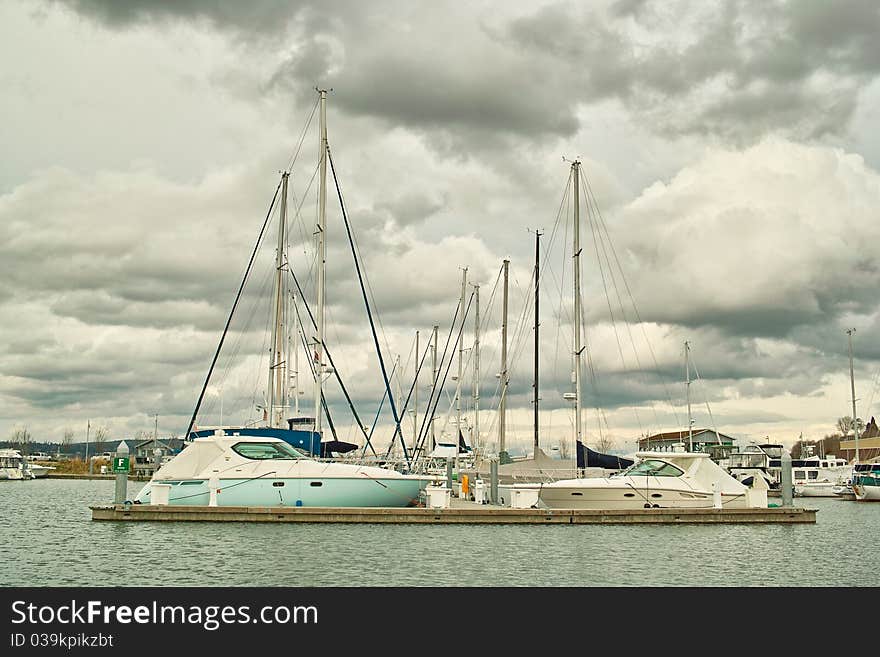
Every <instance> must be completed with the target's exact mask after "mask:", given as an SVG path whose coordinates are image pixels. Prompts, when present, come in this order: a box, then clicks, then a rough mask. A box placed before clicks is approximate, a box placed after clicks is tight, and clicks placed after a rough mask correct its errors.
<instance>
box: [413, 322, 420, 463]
mask: <svg viewBox="0 0 880 657" xmlns="http://www.w3.org/2000/svg"><path fill="white" fill-rule="evenodd" d="M414 354H415V358H414V359H413V370H414V372H413V377H414V378H415V381H414V382H413V445H412V448H413V455H414V456H415V449H416V442H417V441H418V434H419V332H418V331H416V349H415V352H414Z"/></svg>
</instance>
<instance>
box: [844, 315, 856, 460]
mask: <svg viewBox="0 0 880 657" xmlns="http://www.w3.org/2000/svg"><path fill="white" fill-rule="evenodd" d="M855 332H856V330H855V329H854V328H851V329H847V330H846V334H847V335H848V336H849V387H850V390H851V391H852V425H853V437H854V438H855V441H856V460H855V462H856V463H858V462H859V423H858V421H857V420H856V379H855V376H854V375H853V351H852V334H853V333H855Z"/></svg>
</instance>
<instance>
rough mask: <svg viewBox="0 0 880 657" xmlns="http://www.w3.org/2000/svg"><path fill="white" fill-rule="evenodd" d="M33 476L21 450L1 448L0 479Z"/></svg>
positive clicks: (31, 477) (30, 477) (18, 478)
mask: <svg viewBox="0 0 880 657" xmlns="http://www.w3.org/2000/svg"><path fill="white" fill-rule="evenodd" d="M33 478H34V475H33V473H32V472H30V470H28V466H27V462H26V460H25V458H24V457H23V456H22V455H21V452H19V451H18V450H17V449H0V479H7V480H16V481H21V480H24V479H33Z"/></svg>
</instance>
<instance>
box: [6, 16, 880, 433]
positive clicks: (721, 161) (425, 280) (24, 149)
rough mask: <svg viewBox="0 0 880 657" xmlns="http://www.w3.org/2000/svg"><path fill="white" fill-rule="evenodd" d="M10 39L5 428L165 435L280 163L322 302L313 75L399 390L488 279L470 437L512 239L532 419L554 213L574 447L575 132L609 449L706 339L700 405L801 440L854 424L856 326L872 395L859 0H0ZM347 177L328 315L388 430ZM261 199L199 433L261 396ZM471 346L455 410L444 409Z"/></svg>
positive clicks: (556, 400)
mask: <svg viewBox="0 0 880 657" xmlns="http://www.w3.org/2000/svg"><path fill="white" fill-rule="evenodd" d="M0 33H2V39H0V82H2V88H3V90H4V92H3V96H2V98H3V102H2V103H0V145H2V149H3V157H0V263H2V264H0V267H2V276H0V317H2V321H0V436H2V437H4V438H6V437H8V436H9V435H10V434H11V433H12V432H13V431H15V429H17V428H22V427H27V428H28V430H29V431H30V432H31V433H32V434H33V437H34V438H35V439H38V440H39V439H42V440H60V439H61V436H62V434H63V432H64V430H65V429H71V430H73V431H74V432H75V435H76V437H77V438H78V439H84V437H85V431H86V425H87V422H90V423H91V426H92V427H93V428H94V427H97V426H103V427H106V428H107V430H108V431H109V433H110V434H111V435H112V436H113V437H119V438H123V437H127V436H130V435H132V434H134V433H136V432H138V431H152V429H153V427H154V422H156V416H158V425H159V431H160V433H161V434H163V435H168V434H180V433H182V432H183V431H184V430H185V429H186V426H187V424H188V422H189V419H190V415H191V414H192V412H193V409H194V407H195V403H196V400H197V399H198V396H199V392H200V390H201V387H202V384H203V382H204V380H205V377H206V375H207V372H208V367H209V365H210V363H211V359H212V357H213V355H214V351H215V349H216V347H217V344H218V340H219V339H220V335H221V332H222V330H223V326H224V324H225V322H226V319H227V316H228V314H229V310H230V308H231V307H232V302H233V300H234V298H235V293H236V291H237V289H238V286H239V284H240V282H241V279H242V275H243V273H244V270H245V266H246V264H247V262H248V258H249V256H250V253H251V250H252V249H253V247H254V244H255V243H256V240H257V236H258V234H259V232H260V228H261V226H262V223H263V220H264V218H265V216H266V214H267V211H268V210H269V206H270V202H271V200H272V198H273V194H274V193H275V190H276V187H277V186H278V181H279V172H280V171H281V170H283V169H285V168H286V167H288V166H290V162H291V161H292V160H293V165H292V167H291V169H290V170H291V194H290V199H289V207H290V208H291V211H290V235H291V242H292V244H291V251H290V263H291V268H292V269H293V271H294V272H295V273H296V275H297V277H298V280H300V281H301V284H302V285H303V288H304V291H305V293H306V297H307V299H306V300H307V301H308V302H309V303H310V304H311V305H314V289H315V245H314V231H315V221H316V219H315V217H316V210H315V205H316V203H315V199H316V189H317V179H316V178H315V171H316V168H315V167H316V162H317V144H318V137H317V134H318V133H317V117H316V115H314V114H313V111H314V108H315V106H316V100H317V94H316V92H315V88H316V87H321V88H326V89H332V91H330V92H329V94H328V102H327V124H328V135H329V143H330V148H331V152H332V154H333V162H334V166H335V168H336V173H337V176H338V179H339V185H340V188H341V190H342V194H343V198H344V199H345V204H346V209H347V212H348V217H349V219H350V221H351V225H352V230H353V232H354V235H355V240H356V243H357V249H358V252H359V254H360V257H361V264H362V266H363V269H364V271H365V272H366V276H367V280H368V283H369V290H370V300H371V304H372V309H373V311H374V312H375V314H376V316H377V318H378V321H379V329H378V330H379V336H380V342H381V345H382V353H383V358H384V359H385V361H386V364H387V366H388V369H389V370H390V369H391V368H392V367H393V364H394V362H395V360H396V359H397V358H398V356H399V359H400V368H399V370H398V371H401V370H402V371H403V372H404V375H403V376H402V377H400V379H399V380H398V379H397V378H395V381H394V382H393V384H392V386H393V388H394V393H395V394H397V387H398V386H399V387H400V388H401V389H402V390H403V395H404V396H405V395H406V393H407V391H408V388H409V386H410V385H411V384H412V380H413V368H414V361H415V360H416V358H415V357H414V355H413V352H414V344H413V343H414V339H415V334H416V331H419V336H420V349H422V350H423V349H424V348H425V346H426V344H427V339H428V336H429V335H430V333H431V328H432V327H433V326H434V325H437V326H439V335H440V351H441V352H442V351H443V347H444V344H445V341H446V339H447V336H448V335H449V334H450V327H451V322H452V318H453V315H454V313H455V310H456V305H457V303H458V298H459V295H460V288H461V277H462V269H463V268H465V267H466V268H467V276H468V287H467V296H468V297H469V298H470V296H471V293H472V292H473V291H474V289H475V288H474V285H475V284H478V285H479V286H480V310H481V322H480V324H481V327H482V328H481V342H480V346H481V348H480V350H479V357H480V390H481V396H480V408H481V409H482V411H483V412H482V413H481V415H480V429H481V439H482V441H483V442H487V443H491V442H492V441H493V440H494V439H495V434H496V433H497V412H496V410H497V405H498V397H497V383H498V378H497V377H496V374H497V373H498V372H499V370H500V349H499V345H500V326H501V321H500V316H501V315H500V306H501V301H500V299H501V289H500V282H499V272H500V269H501V263H502V261H503V260H504V259H505V258H508V259H509V260H510V272H511V273H510V320H509V330H510V352H511V361H510V372H511V384H510V386H511V387H510V402H509V408H510V414H509V425H510V428H509V434H508V435H509V436H510V437H509V440H510V441H511V442H513V443H514V444H517V443H522V444H523V445H526V444H530V443H531V421H532V420H531V413H532V411H531V406H530V402H531V399H532V395H533V392H532V367H533V353H534V352H533V346H532V344H533V340H534V332H533V328H532V324H533V322H534V312H533V301H532V292H533V290H532V289H531V287H530V277H531V276H532V268H533V266H534V258H535V256H534V253H535V230H536V229H538V230H540V231H542V232H543V233H544V234H543V236H542V237H541V247H540V248H541V273H542V276H541V279H542V282H541V286H540V288H539V289H540V295H541V296H540V327H541V330H540V337H541V347H540V350H539V353H540V355H541V373H540V400H541V401H540V408H541V436H542V437H541V440H542V445H544V446H551V445H553V444H556V443H558V442H564V441H569V442H570V441H571V435H572V415H573V414H572V409H571V404H570V402H568V401H566V400H564V399H563V393H565V392H569V391H570V390H571V389H572V386H571V378H570V372H571V365H570V362H571V355H570V353H571V350H572V340H573V339H572V322H571V318H572V310H571V298H572V296H573V294H572V265H571V263H572V259H571V248H572V246H571V240H572V220H571V214H572V213H571V206H572V198H571V192H572V190H571V188H570V187H569V175H570V166H571V165H570V161H571V160H573V159H575V158H578V159H579V160H580V161H581V162H582V173H583V177H584V180H583V181H582V182H583V187H584V189H583V190H582V192H581V208H582V212H581V221H582V226H581V241H582V247H583V251H582V254H583V255H582V263H583V279H584V280H583V285H582V292H583V299H584V301H583V303H584V309H583V316H584V318H585V321H586V336H585V339H586V343H587V351H586V353H587V356H588V358H587V359H586V360H587V361H588V362H586V363H585V365H584V379H585V383H584V389H583V391H584V398H585V402H584V404H585V407H586V410H585V412H584V419H585V431H586V440H587V443H588V444H590V443H594V444H595V441H596V440H597V439H598V438H599V437H600V436H607V437H609V438H610V439H611V440H613V441H615V447H616V448H617V449H622V450H629V449H632V447H633V446H634V441H635V439H636V438H637V437H638V436H639V435H643V434H645V433H652V432H655V431H670V430H674V429H678V428H683V427H685V426H686V423H687V411H686V405H685V383H684V381H685V358H684V346H683V345H684V342H685V341H686V340H687V341H688V342H689V344H690V355H691V377H692V378H693V379H694V383H693V384H692V385H691V399H692V403H693V411H692V413H693V417H694V421H695V425H696V426H698V427H702V426H709V427H712V426H714V427H716V428H717V429H718V430H719V431H722V432H725V433H728V434H730V435H734V436H736V437H738V438H740V439H741V441H742V442H747V441H749V440H759V439H763V438H765V437H769V438H770V439H773V440H778V441H781V442H783V443H786V444H791V443H793V442H794V441H796V440H797V439H798V437H799V436H800V435H803V437H804V438H808V439H815V438H821V437H822V436H824V435H826V434H829V433H831V432H832V431H833V430H834V426H835V423H836V420H837V418H839V417H841V416H844V415H848V414H850V412H851V410H850V409H851V400H850V381H849V359H848V336H847V334H846V330H847V329H850V328H855V329H856V331H855V333H854V334H853V350H854V356H855V358H854V361H855V362H854V366H855V386H856V396H857V399H858V401H857V403H858V415H859V416H860V417H864V418H869V417H871V416H872V415H874V414H880V412H878V406H880V394H878V395H875V392H876V388H877V387H878V386H877V385H876V384H877V379H878V371H880V370H878V368H880V324H878V302H880V267H878V264H877V257H876V250H877V245H878V244H880V212H878V209H880V174H878V171H880V136H878V134H880V133H878V131H877V130H876V125H877V123H878V119H880V116H878V114H880V81H878V74H880V41H878V39H877V38H876V35H877V34H878V33H880V8H878V6H877V3H876V2H873V1H872V0H850V1H848V2H843V3H831V2H827V3H826V2H763V1H761V2H758V1H754V2H749V1H741V2H736V1H730V2H720V1H719V2H701V3H696V4H695V3H684V2H681V3H679V2H665V1H664V2H650V1H640V0H618V1H616V2H592V3H581V2H557V1H551V2H537V1H534V2H504V3H502V2H469V3H461V2H430V3H428V2H410V1H403V0H401V1H385V0H377V1H372V2H368V3H367V2H344V1H339V2H332V1H326V0H322V1H321V2H288V1H282V0H264V1H262V2H254V3H239V2H233V1H232V0H229V1H228V2H223V1H218V0H180V1H178V2H159V1H155V2H147V1H143V2H137V1H132V2H125V3H119V2H112V1H110V0H107V1H101V0H92V1H90V0H34V1H29V2H23V1H19V0H8V1H7V2H4V3H2V4H0ZM300 143H301V144H302V146H301V147H299V144H300ZM294 155H296V157H293V156H294ZM328 184H329V193H328V199H329V201H328V210H327V237H328V251H327V331H326V341H327V345H328V348H329V349H330V351H331V354H332V356H333V358H334V361H335V364H336V366H337V369H338V371H339V372H340V375H341V376H342V377H343V379H344V381H346V385H347V386H348V387H349V392H350V393H351V395H352V397H353V398H354V401H355V404H356V407H357V409H358V413H359V414H360V416H361V420H362V422H363V423H364V424H366V425H369V426H372V425H373V424H374V423H375V424H377V425H378V428H377V429H376V436H377V442H378V443H380V444H385V443H387V442H388V439H389V435H390V434H389V433H388V430H387V427H388V423H389V421H390V415H389V414H388V413H387V405H386V406H385V410H384V411H383V412H382V414H381V415H380V416H379V419H378V420H375V416H376V413H377V409H378V405H379V402H380V400H381V398H382V394H383V391H384V384H383V382H382V378H381V374H380V371H379V367H378V360H377V356H376V351H375V349H374V348H373V342H372V337H371V333H370V329H369V324H368V322H367V317H366V311H365V309H364V304H363V300H362V298H361V294H360V290H359V287H358V285H357V279H356V277H355V273H354V268H353V264H352V262H353V260H352V256H351V251H350V247H349V243H348V241H347V239H346V236H345V228H344V224H343V219H342V215H341V212H340V209H339V208H340V206H339V201H338V198H337V192H336V188H335V187H334V186H333V179H332V177H328ZM585 192H589V193H590V194H591V200H590V203H588V202H587V199H586V198H585V197H584V195H585ZM588 208H589V209H590V210H591V212H590V213H588V212H587V209H588ZM270 216H271V218H272V219H273V221H272V222H271V223H270V224H269V229H268V235H267V237H266V239H265V240H264V241H263V243H262V245H261V247H260V249H259V257H258V258H257V261H256V266H255V268H254V271H253V274H252V275H251V277H250V278H249V281H248V284H247V285H246V287H245V291H244V296H243V299H242V301H241V302H240V305H239V310H238V312H237V313H236V315H234V317H233V321H232V325H231V332H230V334H229V336H228V337H227V340H226V343H225V345H224V348H223V350H222V351H221V355H220V357H219V359H218V366H217V368H216V370H215V374H214V375H213V376H212V379H211V382H210V386H209V389H208V393H207V394H206V397H205V401H204V403H203V405H202V409H201V412H200V414H199V418H198V423H201V424H203V425H207V424H217V423H219V422H221V421H222V422H224V423H236V422H246V421H251V420H254V419H256V418H257V417H258V411H256V410H255V408H256V405H257V404H260V403H263V398H264V396H265V388H266V383H267V377H268V375H267V371H266V370H267V362H268V356H267V348H268V339H267V337H266V335H267V326H268V322H269V319H268V317H269V303H270V302H269V297H270V293H271V259H272V257H273V253H274V239H275V237H274V236H275V234H276V231H277V216H278V212H277V208H274V209H273V210H272V212H271V213H270ZM474 311H475V306H474V304H473V302H471V308H470V311H469V313H470V314H469V315H468V317H467V319H466V326H465V330H464V338H463V342H464V347H465V348H466V349H467V350H468V351H466V353H465V354H464V356H465V359H466V361H467V362H466V364H465V366H464V368H465V373H464V376H463V378H462V381H463V384H464V385H463V388H464V393H463V396H464V397H465V402H464V405H465V408H466V412H465V414H466V416H469V412H468V409H470V407H471V406H472V404H473V403H472V401H471V397H472V389H471V388H472V381H473V379H474V375H473V369H474V368H473V365H474V362H475V359H476V354H477V350H475V349H474V348H473V343H474V324H475V317H474ZM301 312H305V311H304V308H301ZM456 330H457V328H456ZM453 340H454V335H453ZM420 356H421V355H420ZM448 357H449V355H447V359H448ZM299 358H300V359H301V360H300V365H301V367H300V369H301V370H302V373H301V375H300V377H299V379H300V386H299V389H300V391H301V393H302V394H301V395H300V399H301V403H302V406H303V408H302V409H301V410H303V411H306V410H307V409H308V408H309V407H310V406H311V404H312V403H313V402H312V401H310V400H311V399H312V398H313V384H312V383H311V382H310V380H309V376H308V375H307V367H306V365H305V361H306V358H307V356H305V355H300V356H299ZM447 362H448V361H447ZM445 366H446V362H444V368H445ZM457 367H458V364H457V361H455V360H453V361H452V363H451V367H450V369H449V378H448V379H447V385H446V389H445V391H444V394H443V395H441V397H440V400H439V401H438V403H437V413H438V420H437V422H438V425H437V427H438V431H440V430H441V429H442V428H443V427H446V428H447V430H449V429H451V426H452V425H451V420H450V419H449V417H448V416H449V415H450V412H449V411H450V409H451V408H453V404H452V401H451V400H452V396H453V395H454V382H453V381H452V379H451V377H452V375H454V374H456V372H457ZM428 369H429V366H428ZM444 372H445V370H444ZM429 381H430V377H429V375H426V374H425V373H423V375H421V376H420V379H419V386H418V390H419V398H420V399H419V402H420V405H421V408H420V410H419V413H420V414H422V413H423V412H424V404H425V400H426V399H427V397H428V395H429V393H430V389H429ZM327 396H328V401H329V402H330V404H331V408H332V410H333V417H334V422H335V423H336V425H337V430H338V431H339V437H340V438H342V439H347V440H353V441H355V442H358V436H359V434H358V432H357V431H356V430H355V428H354V421H353V420H352V417H351V414H350V413H349V412H348V411H347V410H346V409H347V405H346V404H345V403H344V398H343V396H342V393H341V392H340V390H339V387H338V385H337V384H336V383H335V381H334V380H331V381H330V382H329V383H328V385H327ZM221 413H222V417H221ZM451 415H453V416H454V415H455V412H454V411H453V412H452V413H451ZM411 421H412V417H411V416H409V417H408V418H407V420H406V422H407V423H411ZM468 421H469V423H470V424H473V419H469V420H468ZM409 426H411V424H410V425H409ZM408 433H409V435H410V436H411V433H412V432H411V430H409V432H408Z"/></svg>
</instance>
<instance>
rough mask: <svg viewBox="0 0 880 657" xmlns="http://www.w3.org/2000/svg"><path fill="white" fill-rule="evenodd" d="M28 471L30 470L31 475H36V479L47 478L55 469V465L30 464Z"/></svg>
mask: <svg viewBox="0 0 880 657" xmlns="http://www.w3.org/2000/svg"><path fill="white" fill-rule="evenodd" d="M27 469H28V470H30V472H31V474H32V475H34V477H35V478H40V477H45V476H46V475H48V474H49V472H51V471H52V470H54V469H55V466H54V465H42V464H40V463H28V464H27Z"/></svg>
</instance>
